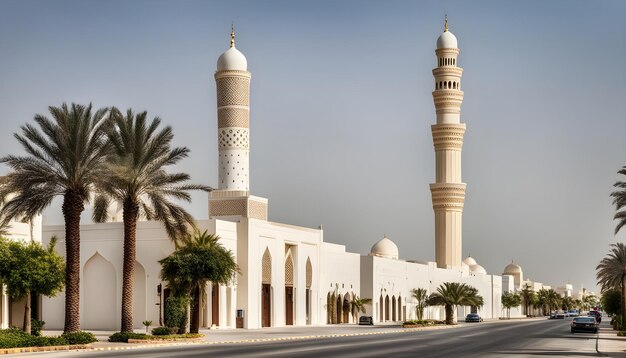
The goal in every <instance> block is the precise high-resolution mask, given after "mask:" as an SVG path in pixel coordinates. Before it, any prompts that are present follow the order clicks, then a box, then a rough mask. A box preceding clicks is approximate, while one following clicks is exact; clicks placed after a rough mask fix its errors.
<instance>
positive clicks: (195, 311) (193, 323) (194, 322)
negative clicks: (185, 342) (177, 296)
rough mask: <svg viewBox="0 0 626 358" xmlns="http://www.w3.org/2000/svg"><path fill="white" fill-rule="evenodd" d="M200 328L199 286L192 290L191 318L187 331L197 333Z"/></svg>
mask: <svg viewBox="0 0 626 358" xmlns="http://www.w3.org/2000/svg"><path fill="white" fill-rule="evenodd" d="M199 330H200V286H198V287H196V288H195V289H194V290H193V306H192V307H191V319H190V323H189V333H198V331H199Z"/></svg>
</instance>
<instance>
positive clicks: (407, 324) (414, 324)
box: [402, 319, 445, 328]
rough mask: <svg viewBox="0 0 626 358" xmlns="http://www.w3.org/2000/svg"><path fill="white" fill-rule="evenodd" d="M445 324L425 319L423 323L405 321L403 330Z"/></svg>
mask: <svg viewBox="0 0 626 358" xmlns="http://www.w3.org/2000/svg"><path fill="white" fill-rule="evenodd" d="M443 324H445V322H444V321H436V320H434V319H423V320H421V321H405V322H404V323H402V328H420V327H430V326H438V325H443Z"/></svg>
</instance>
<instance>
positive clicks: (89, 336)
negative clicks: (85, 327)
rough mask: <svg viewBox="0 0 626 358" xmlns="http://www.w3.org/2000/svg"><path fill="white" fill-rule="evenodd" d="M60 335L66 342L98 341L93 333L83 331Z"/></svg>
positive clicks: (87, 342) (84, 342) (83, 342)
mask: <svg viewBox="0 0 626 358" xmlns="http://www.w3.org/2000/svg"><path fill="white" fill-rule="evenodd" d="M61 337H62V338H65V340H66V341H67V343H68V344H89V343H93V342H97V341H98V339H97V338H96V336H94V334H93V333H91V332H85V331H78V332H70V333H63V335H61Z"/></svg>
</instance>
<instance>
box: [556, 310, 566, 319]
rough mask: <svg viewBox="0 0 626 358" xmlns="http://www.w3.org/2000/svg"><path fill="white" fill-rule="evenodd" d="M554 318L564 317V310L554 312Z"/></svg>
mask: <svg viewBox="0 0 626 358" xmlns="http://www.w3.org/2000/svg"><path fill="white" fill-rule="evenodd" d="M554 318H558V319H564V318H565V312H563V311H558V312H557V313H556V317H554Z"/></svg>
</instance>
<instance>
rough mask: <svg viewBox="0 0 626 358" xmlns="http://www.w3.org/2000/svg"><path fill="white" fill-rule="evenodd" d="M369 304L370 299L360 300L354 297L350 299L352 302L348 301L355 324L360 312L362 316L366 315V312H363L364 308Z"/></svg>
mask: <svg viewBox="0 0 626 358" xmlns="http://www.w3.org/2000/svg"><path fill="white" fill-rule="evenodd" d="M370 303H372V299H371V298H360V297H359V296H356V295H355V296H354V297H353V298H352V300H351V301H350V310H351V313H352V318H353V320H354V322H357V319H358V317H357V316H358V315H359V312H362V313H364V314H365V313H367V311H366V310H365V306H366V305H369V304H370ZM357 323H358V322H357Z"/></svg>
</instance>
